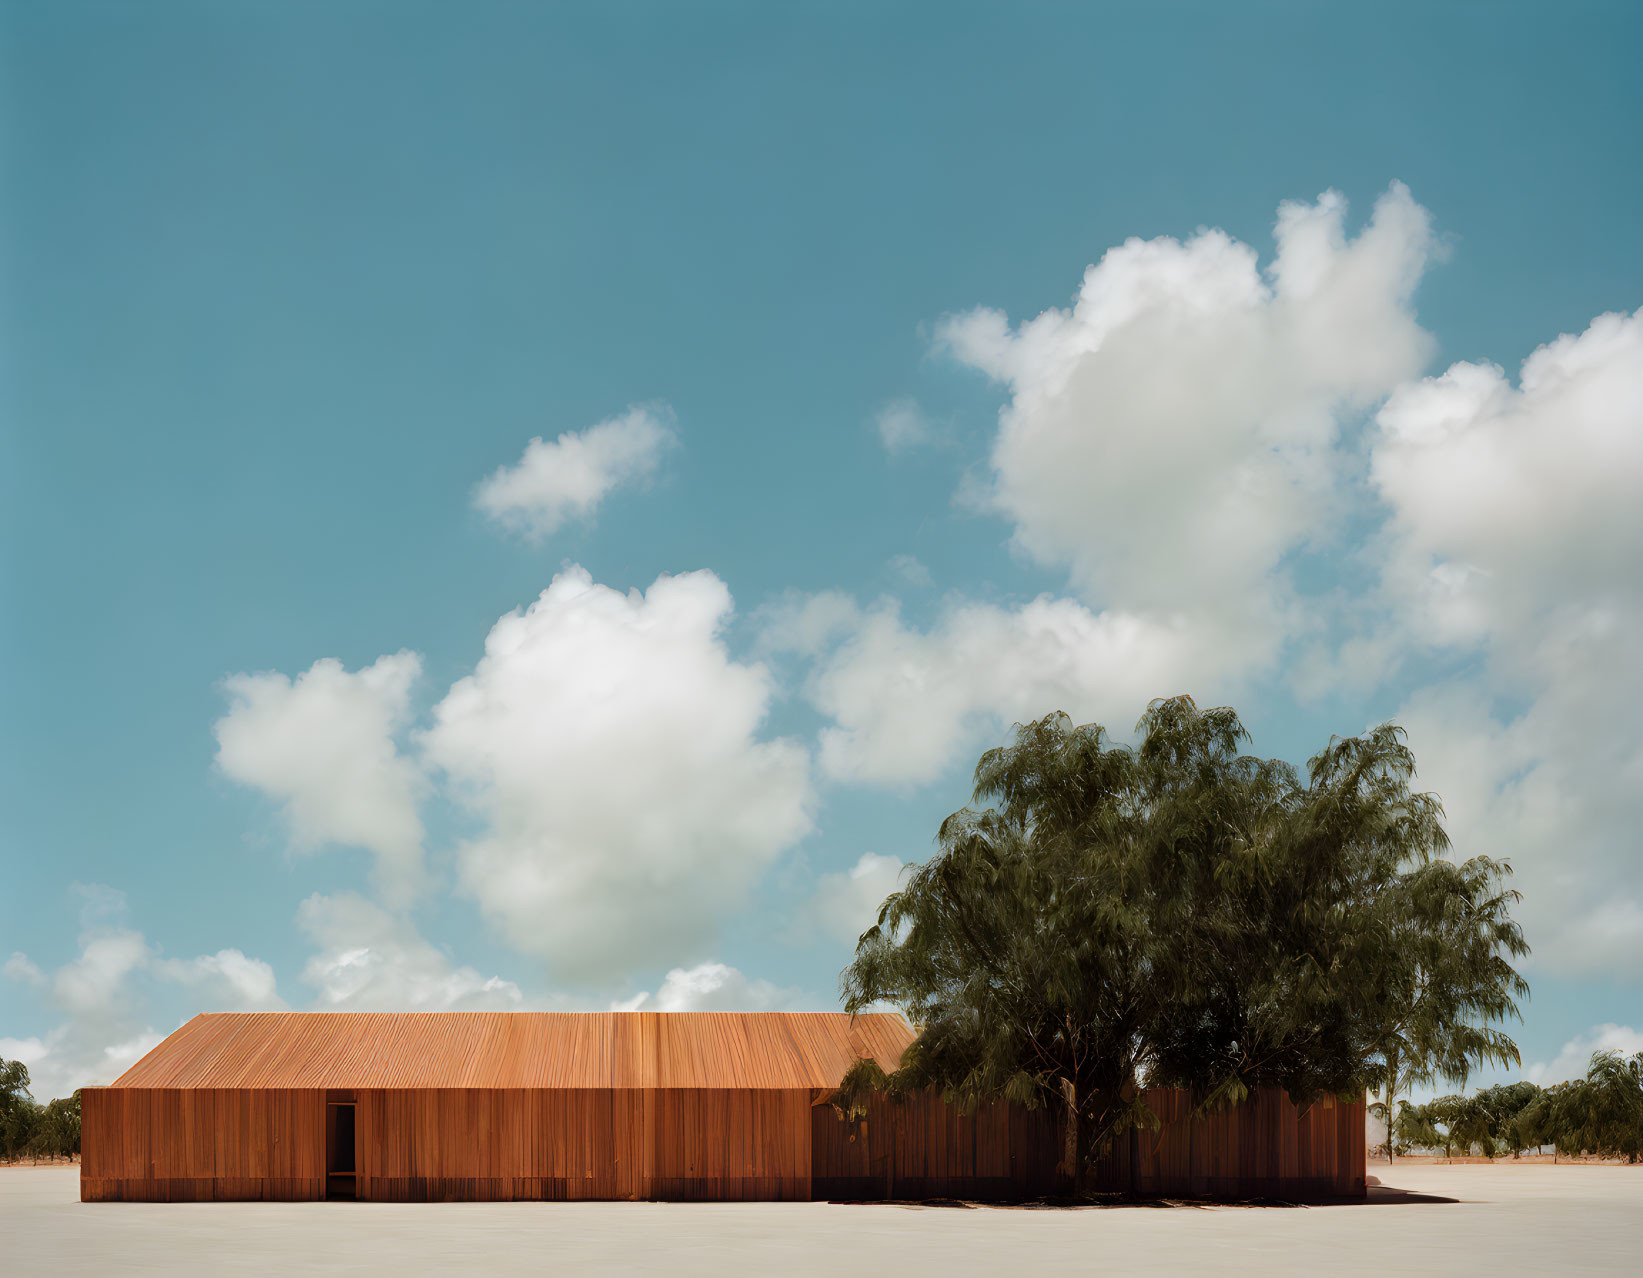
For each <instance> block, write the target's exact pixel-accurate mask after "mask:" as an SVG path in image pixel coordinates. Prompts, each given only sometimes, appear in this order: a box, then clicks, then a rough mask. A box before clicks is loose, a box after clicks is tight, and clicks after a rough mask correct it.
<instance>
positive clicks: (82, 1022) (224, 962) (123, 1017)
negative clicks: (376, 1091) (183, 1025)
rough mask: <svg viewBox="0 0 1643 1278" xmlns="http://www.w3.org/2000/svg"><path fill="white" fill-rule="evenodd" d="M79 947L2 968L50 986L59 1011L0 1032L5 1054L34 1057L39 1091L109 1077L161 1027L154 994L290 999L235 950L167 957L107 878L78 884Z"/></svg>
mask: <svg viewBox="0 0 1643 1278" xmlns="http://www.w3.org/2000/svg"><path fill="white" fill-rule="evenodd" d="M76 891H77V894H78V895H79V897H80V901H81V909H80V935H79V942H78V944H79V950H78V953H76V954H75V956H74V957H73V958H72V959H70V960H69V961H68V962H66V963H64V964H63V965H62V966H60V967H58V968H57V969H56V971H54V972H45V971H42V970H41V968H40V967H39V965H38V964H36V963H34V962H33V961H32V960H31V959H29V957H28V956H27V955H25V954H20V953H19V954H14V955H12V957H11V958H10V959H9V960H8V961H7V962H6V964H5V967H4V975H5V977H6V978H7V979H10V980H14V981H19V982H21V983H23V984H26V985H29V986H31V987H34V988H36V989H42V990H44V991H46V994H47V998H48V1001H49V1002H50V1004H51V1006H52V1007H53V1009H54V1010H55V1011H56V1013H57V1014H58V1015H59V1016H60V1017H61V1019H60V1020H59V1021H58V1023H57V1024H56V1025H55V1026H53V1027H52V1028H51V1029H50V1030H48V1031H47V1032H46V1033H44V1034H39V1035H32V1036H30V1037H28V1038H26V1039H16V1038H14V1039H7V1040H3V1041H0V1056H5V1057H6V1058H8V1059H11V1060H20V1061H22V1062H23V1063H24V1064H25V1065H27V1066H28V1069H29V1074H30V1076H31V1083H30V1090H31V1091H32V1092H33V1094H34V1096H35V1097H36V1099H40V1100H49V1099H51V1098H53V1097H57V1096H67V1095H68V1094H69V1093H70V1092H72V1091H73V1090H74V1089H75V1088H77V1087H82V1086H85V1085H87V1084H90V1083H108V1082H112V1081H113V1080H114V1079H115V1078H116V1077H117V1076H118V1075H119V1074H121V1073H122V1072H123V1071H124V1070H125V1069H126V1068H127V1067H128V1066H129V1065H131V1064H133V1063H134V1062H135V1061H136V1060H137V1059H138V1058H139V1057H140V1056H142V1055H143V1054H144V1053H146V1052H147V1051H148V1050H149V1049H150V1048H152V1047H153V1046H154V1045H155V1044H156V1043H158V1042H159V1041H160V1040H161V1039H162V1038H163V1037H164V1035H163V1034H162V1033H160V1032H159V1031H158V1030H156V1029H155V1028H154V1026H153V1025H152V1024H151V1023H150V1018H151V1015H152V1012H151V1006H152V1002H153V999H154V997H155V996H156V995H162V996H168V997H171V998H172V999H173V1001H175V996H176V995H177V994H178V993H181V994H182V997H183V1000H184V1002H185V1004H186V1006H187V1008H188V1009H189V1014H192V1013H194V1012H210V1011H274V1010H279V1009H282V1008H284V1007H285V1002H284V1000H282V999H281V998H280V996H279V992H278V991H277V990H276V988H275V982H274V972H273V969H272V968H271V967H269V965H268V964H267V963H264V962H262V961H261V960H260V959H255V958H248V957H247V956H246V955H244V954H242V953H241V952H240V951H239V950H233V949H228V950H220V951H218V952H217V953H216V954H205V955H200V956H198V957H195V958H190V959H173V958H166V957H164V956H163V955H162V954H161V952H160V950H159V948H158V947H157V946H155V945H153V944H151V943H150V942H149V940H148V939H147V937H145V936H144V935H143V934H142V933H141V932H139V931H137V930H136V929H134V928H132V927H131V926H129V924H128V923H127V921H126V916H127V913H128V911H127V907H126V902H125V897H124V895H123V894H122V893H120V892H118V891H116V890H115V889H113V888H110V887H107V886H104V885H102V884H89V885H76Z"/></svg>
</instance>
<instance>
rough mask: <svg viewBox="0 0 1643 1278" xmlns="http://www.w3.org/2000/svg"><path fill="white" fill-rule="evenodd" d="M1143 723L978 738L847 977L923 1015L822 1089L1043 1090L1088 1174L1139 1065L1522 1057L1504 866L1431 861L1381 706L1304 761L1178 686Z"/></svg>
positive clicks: (1433, 815) (1433, 803)
mask: <svg viewBox="0 0 1643 1278" xmlns="http://www.w3.org/2000/svg"><path fill="white" fill-rule="evenodd" d="M1137 735H1138V738H1139V740H1138V743H1137V744H1136V745H1134V746H1129V745H1122V744H1117V743H1114V742H1113V741H1112V740H1110V739H1109V737H1108V736H1107V734H1106V732H1105V730H1104V729H1103V728H1102V727H1101V726H1100V725H1098V724H1088V725H1085V726H1082V727H1077V726H1074V725H1073V723H1072V721H1071V720H1070V719H1069V718H1068V716H1066V715H1064V714H1052V715H1049V716H1047V717H1046V718H1043V719H1040V720H1038V721H1036V722H1034V723H1028V724H1025V725H1018V727H1017V729H1016V733H1015V740H1014V741H1013V743H1012V744H1010V745H1008V746H1005V747H1003V748H1001V749H997V750H992V751H989V752H988V753H987V754H985V755H983V756H982V758H981V760H980V762H979V763H978V765H977V767H976V771H975V787H974V794H973V799H972V803H973V804H974V806H972V807H966V808H964V809H962V810H960V811H958V812H955V813H953V814H952V815H951V816H950V817H948V818H947V819H946V820H945V821H944V822H943V823H942V826H941V829H940V831H939V833H938V836H937V844H938V847H937V853H936V855H935V856H934V857H932V858H931V859H930V860H929V861H927V862H925V863H923V864H922V865H916V866H911V867H909V871H908V877H907V878H906V880H905V882H904V884H903V886H902V887H901V889H900V890H899V891H897V892H895V893H893V894H892V895H891V896H890V897H889V898H888V899H887V900H886V901H885V903H884V905H883V907H882V908H881V910H880V912H879V916H878V920H877V922H876V923H875V924H874V926H872V927H871V928H869V929H868V930H867V931H866V932H865V933H864V934H863V935H862V937H861V939H860V941H859V942H858V944H857V948H856V954H855V958H854V961H853V962H852V963H851V964H850V966H849V967H848V968H846V969H845V971H844V973H843V974H842V977H841V989H842V993H843V996H844V1002H845V1006H846V1008H847V1009H848V1010H850V1011H852V1012H855V1011H861V1010H865V1009H867V1008H868V1007H871V1006H874V1005H884V1004H888V1005H891V1006H895V1007H898V1008H900V1009H901V1010H902V1011H903V1012H904V1013H905V1014H906V1015H907V1017H908V1019H909V1020H910V1021H911V1022H912V1024H913V1025H914V1026H916V1027H917V1028H918V1029H919V1031H920V1034H919V1037H918V1039H917V1040H916V1041H915V1042H914V1044H913V1045H912V1046H911V1047H910V1048H909V1049H908V1051H907V1053H906V1054H905V1055H904V1057H903V1058H902V1061H901V1063H900V1066H899V1068H897V1069H896V1070H895V1071H894V1072H893V1073H891V1074H888V1075H887V1074H885V1073H884V1072H883V1071H882V1070H880V1069H879V1067H878V1066H877V1065H875V1064H873V1063H872V1062H862V1063H860V1064H858V1065H857V1066H856V1067H854V1068H852V1070H851V1071H850V1073H849V1074H848V1075H847V1076H846V1078H845V1081H844V1085H843V1086H842V1087H841V1089H840V1092H839V1094H838V1096H837V1097H836V1103H837V1104H838V1106H839V1107H840V1108H841V1109H845V1110H859V1109H860V1108H861V1107H862V1106H863V1104H864V1103H865V1100H866V1096H867V1094H868V1093H870V1092H873V1091H877V1090H883V1091H887V1092H888V1093H890V1094H891V1095H892V1096H894V1095H896V1094H898V1093H903V1092H906V1091H910V1090H914V1089H927V1088H928V1089H934V1090H937V1091H939V1092H940V1093H941V1094H942V1095H943V1096H944V1097H945V1098H946V1099H947V1100H948V1101H949V1102H953V1103H957V1104H959V1105H961V1106H963V1107H972V1106H974V1105H975V1104H977V1103H979V1102H980V1101H982V1100H986V1099H991V1098H996V1097H1003V1098H1007V1099H1010V1100H1014V1101H1018V1102H1021V1103H1023V1104H1026V1105H1029V1106H1037V1105H1056V1106H1059V1107H1061V1109H1062V1111H1063V1113H1064V1123H1065V1131H1066V1134H1067V1141H1068V1148H1067V1151H1066V1156H1065V1162H1066V1166H1067V1168H1068V1170H1069V1171H1070V1172H1071V1173H1072V1175H1073V1177H1074V1181H1075V1185H1076V1187H1078V1188H1083V1187H1085V1185H1086V1184H1087V1173H1088V1171H1089V1169H1090V1168H1091V1166H1092V1164H1093V1162H1094V1160H1095V1158H1096V1157H1097V1156H1098V1154H1099V1153H1100V1152H1101V1151H1102V1150H1103V1149H1105V1148H1107V1147H1109V1146H1110V1144H1111V1142H1112V1140H1113V1139H1114V1138H1115V1137H1116V1136H1117V1135H1118V1134H1119V1133H1121V1132H1123V1131H1124V1130H1126V1129H1127V1128H1129V1127H1131V1126H1134V1125H1137V1124H1142V1125H1148V1126H1155V1125H1156V1124H1157V1118H1156V1116H1155V1115H1153V1114H1152V1113H1151V1111H1150V1110H1149V1109H1148V1108H1147V1106H1146V1104H1145V1101H1144V1098H1143V1096H1142V1089H1143V1088H1145V1087H1149V1086H1162V1087H1174V1088H1181V1089H1185V1090H1188V1091H1190V1092H1191V1093H1192V1095H1193V1096H1194V1097H1195V1100H1196V1104H1197V1105H1198V1106H1199V1107H1201V1108H1205V1109H1207V1108H1213V1107H1216V1106H1220V1105H1227V1104H1236V1103H1238V1102H1240V1101H1241V1100H1243V1099H1244V1098H1245V1097H1246V1096H1247V1095H1248V1094H1249V1093H1250V1092H1251V1091H1252V1090H1253V1089H1256V1088H1261V1087H1280V1088H1283V1089H1284V1090H1285V1091H1287V1092H1288V1094H1289V1095H1290V1096H1291V1097H1292V1098H1293V1099H1294V1100H1295V1101H1296V1102H1297V1103H1299V1104H1303V1105H1304V1104H1307V1103H1310V1102H1311V1101H1312V1100H1313V1099H1315V1098H1317V1097H1319V1096H1323V1095H1329V1094H1333V1095H1337V1096H1340V1097H1343V1098H1349V1099H1354V1100H1356V1099H1361V1098H1362V1097H1363V1096H1364V1094H1365V1092H1366V1090H1374V1091H1376V1092H1379V1093H1383V1094H1387V1095H1388V1098H1389V1100H1390V1101H1391V1102H1392V1103H1393V1105H1394V1108H1395V1107H1396V1103H1397V1097H1398V1095H1399V1094H1400V1093H1401V1092H1403V1091H1404V1090H1405V1089H1406V1088H1407V1086H1408V1085H1409V1084H1410V1082H1411V1081H1415V1080H1422V1079H1428V1078H1431V1077H1434V1076H1437V1077H1443V1078H1448V1079H1452V1080H1455V1081H1457V1082H1464V1081H1465V1078H1466V1075H1467V1073H1468V1071H1469V1070H1470V1069H1472V1068H1474V1067H1476V1066H1478V1065H1481V1064H1483V1063H1485V1062H1491V1061H1492V1062H1498V1063H1500V1064H1504V1065H1515V1064H1517V1063H1519V1058H1518V1050H1517V1046H1516V1044H1514V1043H1513V1041H1512V1040H1511V1039H1510V1038H1509V1037H1507V1036H1506V1034H1504V1033H1503V1032H1502V1031H1501V1030H1500V1029H1499V1028H1498V1027H1499V1025H1500V1024H1501V1023H1502V1022H1504V1021H1506V1020H1508V1019H1510V1018H1513V1017H1515V1016H1516V1015H1517V999H1519V998H1521V997H1523V996H1524V995H1525V994H1527V992H1528V986H1527V985H1526V984H1525V982H1524V981H1523V979H1522V977H1521V976H1519V974H1518V973H1517V971H1516V970H1515V969H1514V968H1513V966H1512V961H1513V960H1515V959H1517V958H1519V957H1521V956H1522V955H1524V954H1526V953H1528V946H1527V945H1526V944H1525V942H1524V939H1523V936H1522V933H1521V931H1520V929H1519V928H1518V926H1517V924H1516V923H1515V922H1514V921H1513V920H1512V918H1511V913H1510V910H1511V906H1512V905H1513V904H1514V903H1515V902H1516V900H1517V899H1518V898H1517V893H1516V892H1513V891H1511V890H1510V889H1509V888H1508V887H1507V886H1506V878H1507V875H1508V874H1509V873H1510V869H1509V867H1508V866H1507V865H1505V864H1504V863H1500V862H1496V861H1493V860H1491V859H1489V858H1488V857H1485V856H1477V857H1473V858H1471V859H1469V860H1466V861H1463V862H1458V861H1455V860H1451V859H1449V857H1448V855H1447V853H1448V851H1449V840H1448V836H1447V834H1446V832H1445V830H1444V825H1443V808H1442V805H1441V803H1440V802H1439V800H1438V799H1437V797H1436V796H1435V795H1432V794H1426V793H1421V792H1418V791H1416V790H1414V789H1413V788H1412V786H1411V781H1412V779H1413V777H1414V775H1415V759H1414V756H1413V754H1412V753H1411V752H1410V750H1409V748H1408V746H1407V744H1406V742H1405V738H1404V734H1403V732H1402V730H1401V729H1399V728H1398V727H1396V726H1395V725H1393V724H1385V725H1382V726H1381V727H1379V728H1377V729H1375V730H1373V731H1371V732H1369V733H1366V734H1364V735H1363V736H1358V737H1346V738H1335V739H1332V740H1331V741H1330V742H1329V744H1328V745H1327V746H1326V747H1325V748H1324V749H1323V750H1322V751H1320V752H1319V753H1318V754H1317V755H1316V756H1315V757H1313V758H1312V759H1311V760H1310V761H1309V763H1308V764H1307V767H1306V769H1305V771H1304V773H1303V772H1302V771H1300V770H1298V769H1296V768H1294V767H1292V766H1291V765H1290V764H1288V763H1285V762H1283V761H1281V760H1274V759H1262V758H1258V757H1256V756H1253V755H1249V754H1245V753H1244V752H1243V749H1242V747H1243V745H1244V743H1245V742H1246V741H1247V740H1248V733H1247V732H1246V731H1245V729H1244V726H1243V724H1242V723H1241V722H1240V720H1239V718H1238V716H1237V714H1236V713H1235V712H1234V711H1233V710H1231V709H1226V708H1222V709H1213V710H1200V709H1199V708H1198V707H1197V706H1196V705H1195V704H1194V702H1193V701H1192V699H1191V698H1190V697H1173V698H1169V699H1165V700H1159V701H1155V702H1153V703H1152V704H1151V705H1150V706H1149V707H1148V709H1147V712H1146V714H1145V715H1144V716H1143V717H1142V719H1141V721H1140V723H1139V724H1138V725H1137ZM983 804H986V805H987V806H985V807H983V806H982V805H983Z"/></svg>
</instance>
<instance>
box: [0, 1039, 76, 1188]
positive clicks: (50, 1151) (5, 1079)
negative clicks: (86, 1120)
mask: <svg viewBox="0 0 1643 1278" xmlns="http://www.w3.org/2000/svg"><path fill="white" fill-rule="evenodd" d="M79 1152H80V1093H79V1092H75V1093H74V1095H72V1096H68V1097H64V1098H62V1099H59V1100H54V1101H50V1102H48V1103H47V1104H44V1105H42V1104H40V1102H39V1101H37V1100H35V1099H34V1097H32V1096H31V1095H29V1071H28V1066H26V1065H24V1064H23V1062H22V1061H8V1060H5V1059H3V1058H0V1159H4V1160H5V1161H6V1162H15V1161H17V1160H18V1159H19V1158H33V1159H35V1160H38V1159H41V1158H68V1157H72V1156H73V1155H76V1154H78V1153H79Z"/></svg>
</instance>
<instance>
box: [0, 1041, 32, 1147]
mask: <svg viewBox="0 0 1643 1278" xmlns="http://www.w3.org/2000/svg"><path fill="white" fill-rule="evenodd" d="M39 1121H40V1106H39V1105H37V1104H35V1102H34V1098H33V1097H32V1096H30V1095H29V1071H28V1066H27V1065H25V1064H23V1062H22V1061H8V1060H4V1059H0V1154H4V1155H5V1157H6V1160H7V1161H8V1162H10V1161H11V1160H12V1159H15V1158H16V1157H17V1155H18V1154H20V1153H23V1152H24V1151H26V1150H27V1149H28V1147H29V1145H30V1143H31V1142H32V1141H33V1140H34V1138H35V1134H36V1132H37V1131H38V1129H39Z"/></svg>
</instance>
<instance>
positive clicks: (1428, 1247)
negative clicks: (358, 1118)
mask: <svg viewBox="0 0 1643 1278" xmlns="http://www.w3.org/2000/svg"><path fill="white" fill-rule="evenodd" d="M1370 1171H1371V1174H1374V1175H1378V1176H1379V1177H1381V1178H1382V1179H1383V1180H1385V1181H1386V1182H1387V1183H1388V1184H1389V1185H1395V1186H1399V1187H1401V1188H1405V1189H1409V1190H1414V1191H1418V1192H1423V1193H1429V1194H1445V1195H1449V1196H1452V1197H1455V1198H1459V1199H1461V1200H1462V1201H1461V1202H1458V1203H1406V1204H1386V1203H1372V1204H1369V1205H1363V1206H1347V1207H1313V1208H1236V1207H1230V1208H1229V1207H1221V1208H1197V1207H1177V1208H1153V1207H1117V1208H1094V1209H1083V1210H1078V1211H1056V1210H1036V1211H1035V1210H1009V1209H988V1208H982V1209H976V1210H962V1209H953V1208H908V1207H897V1206H876V1207H857V1206H834V1205H831V1204H828V1203H748V1204H712V1203H701V1204H657V1203H456V1204H448V1205H421V1204H363V1203H360V1204H355V1203H175V1204H139V1203H84V1204H82V1203H81V1202H79V1201H78V1179H77V1170H76V1169H74V1168H70V1167H41V1168H38V1169H31V1168H27V1167H22V1168H12V1169H6V1170H4V1171H0V1272H4V1273H5V1274H6V1275H8V1276H9V1275H13V1274H18V1275H23V1274H54V1275H63V1274H131V1273H168V1274H174V1273H183V1274H220V1273H229V1274H242V1273H253V1274H265V1273H267V1274H272V1273H281V1274H292V1273H303V1274H307V1273H387V1274H392V1275H394V1276H395V1278H401V1276H409V1275H415V1274H439V1273H479V1272H484V1273H488V1274H490V1273H502V1274H511V1273H533V1274H542V1273H552V1274H555V1275H559V1274H589V1273H612V1274H627V1273H664V1274H704V1275H706V1274H711V1275H713V1276H714V1278H724V1276H725V1275H740V1274H775V1275H779V1276H780V1278H797V1276H798V1275H804V1274H851V1275H856V1274H874V1275H885V1274H894V1275H898V1276H899V1275H903V1274H908V1275H918V1274H943V1275H951V1274H995V1275H1006V1276H1007V1278H1038V1276H1039V1275H1043V1274H1092V1273H1102V1274H1108V1273H1118V1274H1123V1273H1146V1274H1150V1275H1160V1274H1191V1273H1203V1272H1211V1271H1213V1272H1215V1273H1232V1274H1241V1273H1250V1274H1263V1275H1274V1274H1358V1273H1363V1274H1377V1275H1381V1276H1382V1278H1387V1276H1389V1275H1390V1276H1394V1278H1405V1276H1406V1275H1410V1274H1428V1273H1430V1274H1443V1275H1445V1278H1453V1276H1454V1275H1457V1274H1472V1273H1489V1274H1490V1275H1504V1274H1535V1275H1540V1276H1542V1278H1546V1276H1549V1275H1560V1274H1567V1273H1632V1274H1637V1273H1639V1272H1643V1267H1640V1266H1643V1259H1640V1258H1643V1167H1639V1168H1627V1167H1547V1166H1533V1165H1531V1166H1522V1165H1520V1166H1516V1167H1513V1166H1510V1165H1497V1166H1494V1167H1489V1166H1432V1165H1426V1166H1417V1165H1410V1166H1408V1167H1404V1166H1401V1165H1400V1166H1399V1167H1398V1168H1397V1169H1396V1170H1395V1171H1394V1172H1392V1173H1390V1174H1389V1173H1388V1172H1387V1171H1386V1169H1385V1168H1384V1166H1379V1167H1376V1166H1372V1167H1371V1168H1370Z"/></svg>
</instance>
